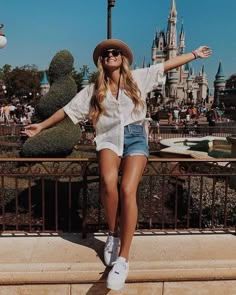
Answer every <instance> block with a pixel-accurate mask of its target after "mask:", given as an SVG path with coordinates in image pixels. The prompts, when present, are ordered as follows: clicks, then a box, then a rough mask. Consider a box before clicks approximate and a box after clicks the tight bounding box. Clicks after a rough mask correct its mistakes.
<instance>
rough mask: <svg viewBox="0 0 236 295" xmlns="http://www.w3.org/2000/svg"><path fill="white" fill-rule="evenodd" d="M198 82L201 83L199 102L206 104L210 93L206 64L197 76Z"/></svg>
mask: <svg viewBox="0 0 236 295" xmlns="http://www.w3.org/2000/svg"><path fill="white" fill-rule="evenodd" d="M197 83H198V85H199V90H198V101H197V102H198V103H203V104H204V103H205V100H206V98H207V95H208V80H207V75H206V72H205V66H204V65H203V66H202V68H201V71H200V73H199V76H198V77H197Z"/></svg>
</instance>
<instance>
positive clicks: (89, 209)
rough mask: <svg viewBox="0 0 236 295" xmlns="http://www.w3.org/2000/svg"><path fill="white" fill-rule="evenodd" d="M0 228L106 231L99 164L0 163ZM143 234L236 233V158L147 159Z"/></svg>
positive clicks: (142, 201) (141, 204)
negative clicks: (171, 232)
mask: <svg viewBox="0 0 236 295" xmlns="http://www.w3.org/2000/svg"><path fill="white" fill-rule="evenodd" d="M0 177H1V183H0V229H1V231H2V232H6V231H11V232H12V231H13V232H15V231H23V232H81V233H83V235H84V236H85V235H86V232H96V231H103V230H106V229H107V224H106V219H105V215H104V210H103V207H102V204H101V202H100V198H99V170H98V163H97V159H96V158H93V159H28V158H27V159H17V158H9V159H6V158H2V159H0ZM137 202H138V207H139V215H138V222H137V229H140V230H155V231H166V230H181V231H189V230H197V231H205V230H214V231H218V230H220V231H232V230H234V229H235V225H236V159H217V160H204V159H203V160H195V159H157V158H153V159H152V158H150V159H149V161H148V164H147V166H146V169H145V171H144V174H143V177H142V181H141V183H140V185H139V189H138V194H137Z"/></svg>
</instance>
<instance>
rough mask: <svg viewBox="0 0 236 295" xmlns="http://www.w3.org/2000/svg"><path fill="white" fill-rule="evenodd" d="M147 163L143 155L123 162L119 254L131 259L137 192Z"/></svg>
mask: <svg viewBox="0 0 236 295" xmlns="http://www.w3.org/2000/svg"><path fill="white" fill-rule="evenodd" d="M146 163H147V158H146V157H145V156H142V155H137V156H128V157H126V158H125V159H124V160H123V163H122V179H121V186H120V202H121V216H120V239H121V247H120V254H119V256H122V257H125V258H126V260H128V259H129V250H130V245H131V242H132V238H133V234H134V231H135V227H136V224H137V216H138V208H137V200H136V193H137V188H138V184H139V182H140V179H141V177H142V174H143V170H144V168H145V165H146Z"/></svg>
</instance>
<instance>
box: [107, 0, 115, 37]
mask: <svg viewBox="0 0 236 295" xmlns="http://www.w3.org/2000/svg"><path fill="white" fill-rule="evenodd" d="M115 3H116V1H115V0H107V39H111V9H112V7H114V6H115Z"/></svg>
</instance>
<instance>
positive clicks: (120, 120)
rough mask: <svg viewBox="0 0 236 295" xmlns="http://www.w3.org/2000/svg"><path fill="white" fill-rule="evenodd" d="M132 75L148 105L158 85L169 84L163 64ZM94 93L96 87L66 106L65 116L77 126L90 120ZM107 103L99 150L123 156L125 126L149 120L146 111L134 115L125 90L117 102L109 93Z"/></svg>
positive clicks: (100, 126)
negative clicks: (148, 97)
mask: <svg viewBox="0 0 236 295" xmlns="http://www.w3.org/2000/svg"><path fill="white" fill-rule="evenodd" d="M132 75H133V78H134V80H135V81H136V82H137V84H138V87H139V89H140V91H141V98H142V100H143V101H146V97H147V93H149V92H150V91H152V90H154V89H155V88H156V87H157V86H158V84H160V83H165V74H164V66H163V64H162V63H160V64H155V65H152V66H150V67H149V68H142V69H137V70H134V71H132ZM93 92H94V84H90V85H88V86H86V87H85V88H84V89H83V90H81V91H80V92H79V93H78V94H77V95H76V96H75V97H74V98H73V99H72V100H71V101H70V102H69V103H68V104H67V105H66V106H64V111H65V113H66V114H67V115H68V116H69V117H70V119H71V120H72V121H73V122H74V124H77V123H78V122H79V121H81V120H84V119H87V117H88V114H89V108H90V99H91V97H92V95H93ZM103 103H104V109H105V112H104V113H103V114H102V115H101V116H100V117H99V120H98V122H97V124H96V137H95V142H96V149H97V151H100V150H102V149H104V148H109V149H111V150H113V151H114V152H115V153H116V154H117V155H118V156H121V155H122V154H123V147H124V126H126V125H128V124H132V123H137V124H141V123H142V122H143V121H144V119H145V118H146V107H145V108H143V109H142V108H140V109H139V111H138V112H135V113H134V111H133V110H134V103H133V101H132V100H131V99H130V98H129V97H128V96H127V95H126V93H125V90H124V89H119V94H118V98H117V99H116V98H115V97H114V96H113V95H112V94H111V91H110V90H108V91H107V95H106V97H105V99H104V102H103ZM145 105H146V104H145Z"/></svg>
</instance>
